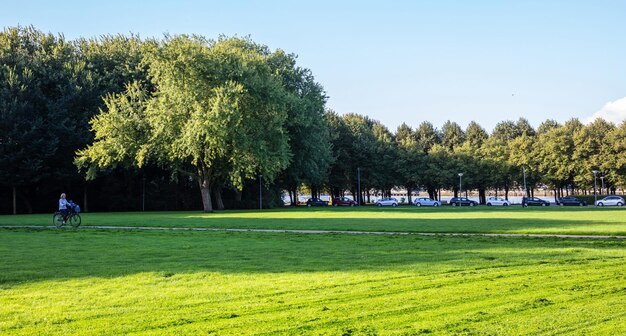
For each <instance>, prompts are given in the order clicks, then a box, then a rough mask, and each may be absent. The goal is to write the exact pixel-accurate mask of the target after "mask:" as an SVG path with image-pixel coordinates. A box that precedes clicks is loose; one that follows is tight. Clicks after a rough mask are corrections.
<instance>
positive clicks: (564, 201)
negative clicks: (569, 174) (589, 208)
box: [556, 196, 587, 206]
mask: <svg viewBox="0 0 626 336" xmlns="http://www.w3.org/2000/svg"><path fill="white" fill-rule="evenodd" d="M556 204H558V205H577V206H585V205H587V202H585V201H583V200H580V199H578V198H576V197H574V196H566V197H561V198H559V199H558V200H557V202H556Z"/></svg>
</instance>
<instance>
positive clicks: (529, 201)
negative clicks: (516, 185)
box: [522, 197, 550, 207]
mask: <svg viewBox="0 0 626 336" xmlns="http://www.w3.org/2000/svg"><path fill="white" fill-rule="evenodd" d="M530 205H538V206H548V205H550V202H548V201H546V200H542V199H541V198H537V197H522V206H525V207H527V206H530Z"/></svg>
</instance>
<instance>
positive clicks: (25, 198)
mask: <svg viewBox="0 0 626 336" xmlns="http://www.w3.org/2000/svg"><path fill="white" fill-rule="evenodd" d="M14 190H15V189H14ZM15 191H16V192H15V194H16V195H17V196H18V197H19V198H20V199H21V200H22V202H24V205H26V212H27V213H29V214H32V213H33V205H32V204H31V203H30V201H29V200H28V196H27V195H26V194H24V192H20V193H18V192H17V190H15Z"/></svg>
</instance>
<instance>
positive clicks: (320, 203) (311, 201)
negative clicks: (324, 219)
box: [306, 198, 328, 207]
mask: <svg viewBox="0 0 626 336" xmlns="http://www.w3.org/2000/svg"><path fill="white" fill-rule="evenodd" d="M306 206H308V207H310V206H328V202H326V201H323V200H321V199H319V198H309V199H308V200H307V201H306Z"/></svg>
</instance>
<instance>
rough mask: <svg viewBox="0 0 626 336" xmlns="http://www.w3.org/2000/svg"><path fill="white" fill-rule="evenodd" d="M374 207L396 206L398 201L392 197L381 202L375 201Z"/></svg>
mask: <svg viewBox="0 0 626 336" xmlns="http://www.w3.org/2000/svg"><path fill="white" fill-rule="evenodd" d="M376 206H392V207H397V206H398V200H397V199H395V198H393V197H387V198H383V199H381V200H378V201H376Z"/></svg>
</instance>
